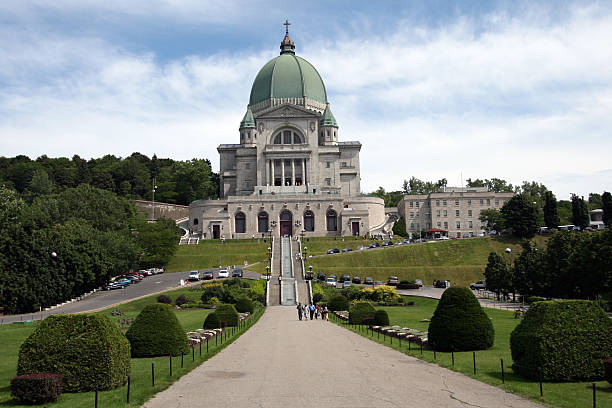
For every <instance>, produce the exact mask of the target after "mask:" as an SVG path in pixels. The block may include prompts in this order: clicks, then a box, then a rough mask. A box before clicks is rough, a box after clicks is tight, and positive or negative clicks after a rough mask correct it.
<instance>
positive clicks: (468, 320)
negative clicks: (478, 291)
mask: <svg viewBox="0 0 612 408" xmlns="http://www.w3.org/2000/svg"><path fill="white" fill-rule="evenodd" d="M494 339H495V331H494V329H493V324H492V323H491V320H490V319H489V317H488V316H487V315H486V313H485V312H484V310H482V307H481V306H480V303H478V299H476V296H474V294H473V293H472V291H471V290H469V289H468V288H458V287H452V288H448V289H446V290H445V291H444V293H443V294H442V297H441V298H440V302H438V307H437V308H436V311H435V312H434V314H433V317H432V318H431V323H429V334H428V342H429V344H431V345H432V346H433V347H434V348H435V349H436V350H442V351H451V350H453V349H454V350H455V351H469V350H484V349H488V348H489V347H491V346H492V345H493V341H494Z"/></svg>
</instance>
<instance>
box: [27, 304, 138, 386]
mask: <svg viewBox="0 0 612 408" xmlns="http://www.w3.org/2000/svg"><path fill="white" fill-rule="evenodd" d="M35 373H58V374H61V375H62V387H63V390H64V391H67V392H81V391H92V390H94V389H96V388H98V389H100V390H110V389H113V388H116V387H119V386H122V385H124V384H125V383H126V381H127V378H128V375H129V374H130V343H129V342H128V341H127V340H126V338H125V336H123V334H121V332H120V331H119V329H118V328H117V325H116V324H115V323H113V322H112V321H111V320H110V319H109V318H108V317H107V316H103V315H93V314H78V315H71V314H66V315H52V316H49V317H47V318H46V319H44V320H43V321H42V322H41V323H40V325H39V326H38V327H37V328H36V329H35V330H34V332H33V333H32V334H31V335H30V336H29V337H28V338H27V339H26V340H25V341H24V342H23V344H22V345H21V348H20V350H19V361H18V363H17V375H23V374H35Z"/></svg>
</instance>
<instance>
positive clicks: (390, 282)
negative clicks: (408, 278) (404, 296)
mask: <svg viewBox="0 0 612 408" xmlns="http://www.w3.org/2000/svg"><path fill="white" fill-rule="evenodd" d="M398 282H399V279H397V276H389V280H388V281H387V285H389V286H397V283H398Z"/></svg>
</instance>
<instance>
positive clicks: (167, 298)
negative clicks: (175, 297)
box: [157, 295, 172, 305]
mask: <svg viewBox="0 0 612 408" xmlns="http://www.w3.org/2000/svg"><path fill="white" fill-rule="evenodd" d="M157 303H164V304H166V305H171V304H172V299H170V296H167V295H159V296H158V297H157Z"/></svg>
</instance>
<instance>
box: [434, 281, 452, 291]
mask: <svg viewBox="0 0 612 408" xmlns="http://www.w3.org/2000/svg"><path fill="white" fill-rule="evenodd" d="M450 285H451V283H450V281H449V280H436V281H434V284H433V286H434V288H443V289H446V288H449V287H450Z"/></svg>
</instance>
